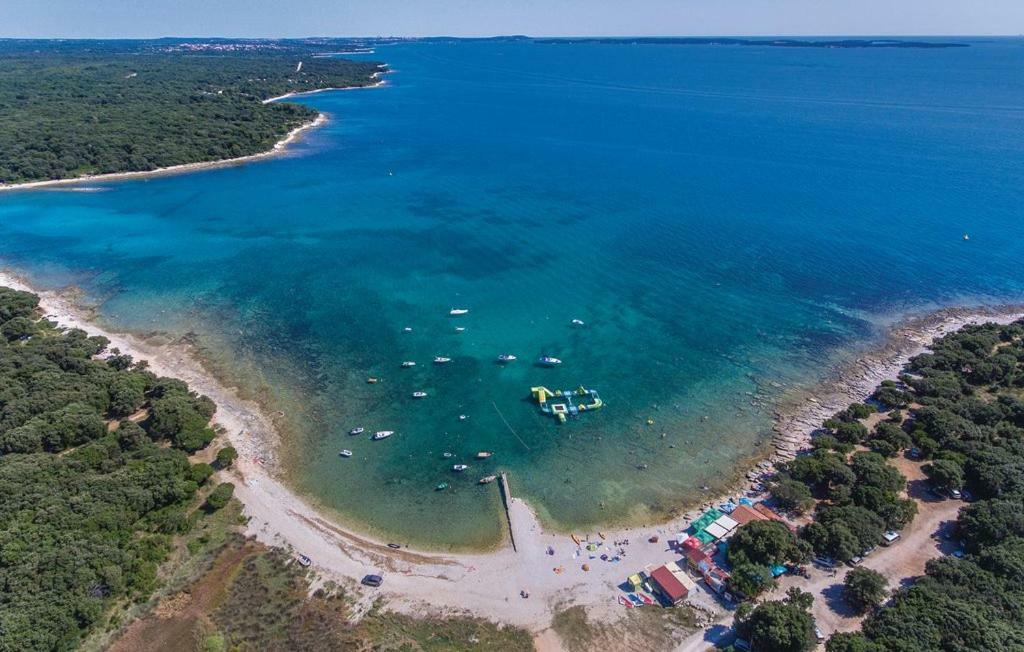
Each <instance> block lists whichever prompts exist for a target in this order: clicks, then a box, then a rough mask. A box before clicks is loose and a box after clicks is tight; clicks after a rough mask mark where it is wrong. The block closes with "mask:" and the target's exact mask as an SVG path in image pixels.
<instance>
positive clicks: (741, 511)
mask: <svg viewBox="0 0 1024 652" xmlns="http://www.w3.org/2000/svg"><path fill="white" fill-rule="evenodd" d="M729 516H731V517H732V520H734V521H736V522H737V523H739V524H740V525H746V524H747V523H750V522H751V521H764V520H766V519H767V518H768V517H767V516H765V515H764V514H762V513H761V512H759V511H757V510H756V509H754V508H753V507H748V506H746V505H740V506H738V507H737V508H736V509H734V510H732V512H731V513H730V514H729Z"/></svg>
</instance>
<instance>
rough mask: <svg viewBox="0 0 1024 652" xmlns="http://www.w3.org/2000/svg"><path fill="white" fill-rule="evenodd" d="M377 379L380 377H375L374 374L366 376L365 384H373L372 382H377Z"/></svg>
mask: <svg viewBox="0 0 1024 652" xmlns="http://www.w3.org/2000/svg"><path fill="white" fill-rule="evenodd" d="M379 380H380V378H377V377H375V376H370V377H369V378H367V379H366V384H367V385H374V384H376V383H377V382H378V381H379Z"/></svg>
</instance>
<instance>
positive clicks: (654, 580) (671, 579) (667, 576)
mask: <svg viewBox="0 0 1024 652" xmlns="http://www.w3.org/2000/svg"><path fill="white" fill-rule="evenodd" d="M672 565H673V566H676V565H675V564H672ZM676 571H677V572H675V573H673V572H672V569H670V568H669V567H668V565H667V564H666V565H665V566H658V567H657V568H655V569H654V570H653V571H651V584H652V585H653V587H654V592H655V594H657V595H658V596H659V597H661V598H662V599H663V600H665V601H666V602H667V603H668V604H670V605H672V606H675V605H677V604H679V603H680V602H682V601H683V600H685V599H686V596H688V595H689V594H690V589H689V588H687V586H686V584H684V583H683V581H682V580H681V579H680V576H683V577H685V574H684V573H682V572H680V570H679V567H678V566H676ZM686 580H687V581H689V582H690V584H691V586H692V585H693V581H692V580H690V578H688V577H687V578H686Z"/></svg>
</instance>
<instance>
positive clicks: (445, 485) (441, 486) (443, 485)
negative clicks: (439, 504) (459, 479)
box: [434, 482, 448, 491]
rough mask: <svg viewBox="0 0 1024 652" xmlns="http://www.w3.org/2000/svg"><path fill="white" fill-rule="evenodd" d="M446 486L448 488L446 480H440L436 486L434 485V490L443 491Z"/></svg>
mask: <svg viewBox="0 0 1024 652" xmlns="http://www.w3.org/2000/svg"><path fill="white" fill-rule="evenodd" d="M447 488H448V483H447V482H441V483H439V484H438V485H437V486H436V487H434V491H444V490H445V489H447Z"/></svg>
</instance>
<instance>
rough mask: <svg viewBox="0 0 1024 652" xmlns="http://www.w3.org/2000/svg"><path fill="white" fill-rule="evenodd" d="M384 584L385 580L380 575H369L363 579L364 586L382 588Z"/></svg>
mask: <svg viewBox="0 0 1024 652" xmlns="http://www.w3.org/2000/svg"><path fill="white" fill-rule="evenodd" d="M383 583H384V578H383V577H381V576H380V575H367V576H366V577H364V578H363V585H364V586H380V585H381V584H383Z"/></svg>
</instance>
